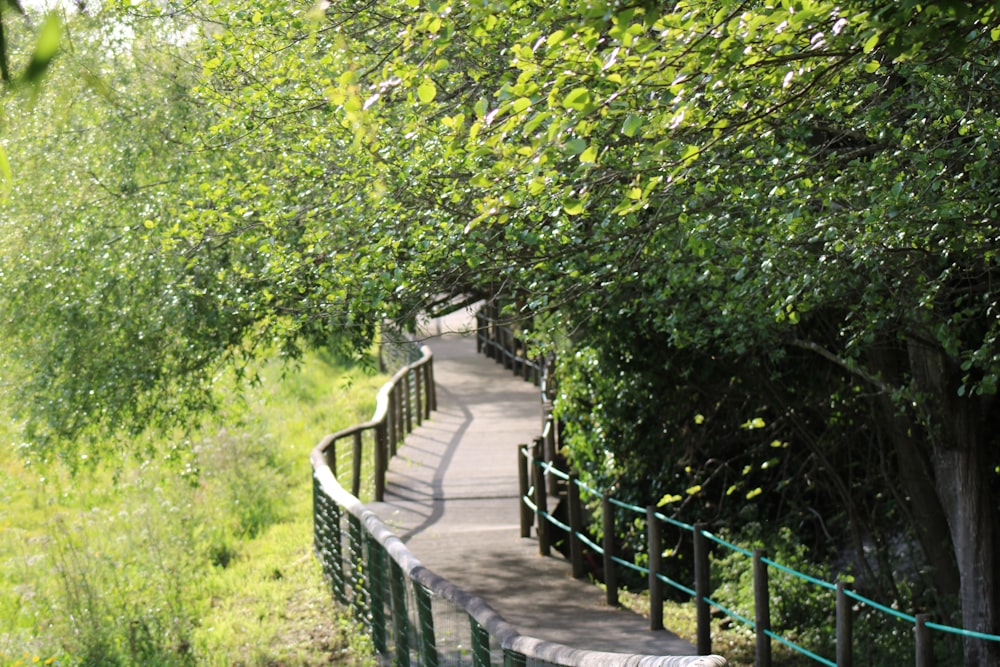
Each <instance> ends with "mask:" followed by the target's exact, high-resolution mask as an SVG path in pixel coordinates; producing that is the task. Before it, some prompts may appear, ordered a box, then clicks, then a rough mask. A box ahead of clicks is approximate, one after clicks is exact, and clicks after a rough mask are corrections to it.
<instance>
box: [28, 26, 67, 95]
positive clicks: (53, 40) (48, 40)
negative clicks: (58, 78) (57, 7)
mask: <svg viewBox="0 0 1000 667" xmlns="http://www.w3.org/2000/svg"><path fill="white" fill-rule="evenodd" d="M61 41H62V19H60V18H59V15H58V14H57V13H55V12H49V13H48V14H46V15H45V21H44V22H43V23H42V27H41V28H39V30H38V41H37V42H35V50H34V52H33V53H32V54H31V60H30V61H29V62H28V66H27V67H26V68H25V69H24V74H22V75H21V76H22V80H23V81H24V82H25V83H28V84H34V83H38V82H39V81H40V80H41V78H42V76H43V75H44V74H45V71H46V70H47V69H48V68H49V64H50V63H51V62H52V59H53V58H55V56H56V53H58V52H59V43H60V42H61Z"/></svg>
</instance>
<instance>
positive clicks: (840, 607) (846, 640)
mask: <svg viewBox="0 0 1000 667" xmlns="http://www.w3.org/2000/svg"><path fill="white" fill-rule="evenodd" d="M846 589H847V585H846V584H845V583H844V582H843V581H838V582H837V667H851V665H852V664H853V663H854V651H853V647H852V645H853V637H852V635H853V628H854V623H853V617H852V614H851V600H850V598H848V597H847V593H846V592H845V591H846Z"/></svg>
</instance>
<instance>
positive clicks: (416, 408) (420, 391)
mask: <svg viewBox="0 0 1000 667" xmlns="http://www.w3.org/2000/svg"><path fill="white" fill-rule="evenodd" d="M412 373H413V415H414V417H416V422H417V426H420V425H421V424H423V423H424V381H423V375H424V367H423V366H414V367H413V371H412Z"/></svg>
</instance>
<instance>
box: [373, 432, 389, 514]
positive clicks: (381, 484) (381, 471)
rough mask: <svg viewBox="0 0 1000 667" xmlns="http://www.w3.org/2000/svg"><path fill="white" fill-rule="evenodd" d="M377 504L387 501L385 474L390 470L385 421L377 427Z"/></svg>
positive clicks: (387, 433) (387, 434)
mask: <svg viewBox="0 0 1000 667" xmlns="http://www.w3.org/2000/svg"><path fill="white" fill-rule="evenodd" d="M374 468H375V502H377V503H380V502H382V501H383V500H385V473H386V471H387V470H388V469H389V429H388V424H386V423H385V421H383V422H382V423H381V424H378V425H377V426H376V427H375V465H374Z"/></svg>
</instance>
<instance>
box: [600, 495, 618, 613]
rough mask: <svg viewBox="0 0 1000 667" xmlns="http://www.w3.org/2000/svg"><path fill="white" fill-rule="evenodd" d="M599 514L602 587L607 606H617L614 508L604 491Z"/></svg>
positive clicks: (609, 497)
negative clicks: (602, 571) (600, 522)
mask: <svg viewBox="0 0 1000 667" xmlns="http://www.w3.org/2000/svg"><path fill="white" fill-rule="evenodd" d="M601 514H602V515H603V516H602V519H603V522H602V523H603V528H604V540H603V544H602V546H603V547H604V588H605V590H606V591H607V603H608V605H609V606H612V607H617V606H618V572H617V567H618V566H617V565H616V564H615V561H614V558H615V508H614V505H612V504H611V496H610V495H609V494H608V493H607V492H605V493H604V495H603V496H601Z"/></svg>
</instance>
